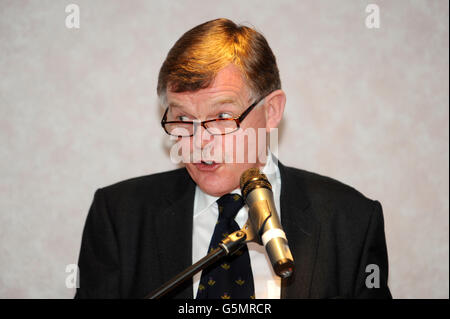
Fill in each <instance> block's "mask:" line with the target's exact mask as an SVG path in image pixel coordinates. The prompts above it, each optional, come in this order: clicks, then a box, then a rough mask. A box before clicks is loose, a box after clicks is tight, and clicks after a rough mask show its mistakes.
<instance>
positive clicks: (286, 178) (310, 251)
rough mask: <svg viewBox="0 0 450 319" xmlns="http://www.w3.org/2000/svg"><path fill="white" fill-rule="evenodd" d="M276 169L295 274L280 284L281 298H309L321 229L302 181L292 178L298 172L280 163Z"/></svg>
mask: <svg viewBox="0 0 450 319" xmlns="http://www.w3.org/2000/svg"><path fill="white" fill-rule="evenodd" d="M278 167H279V169H280V175H281V198H280V206H281V208H280V209H281V224H282V225H283V228H284V231H285V232H286V237H287V238H288V241H289V248H290V249H291V253H292V256H293V257H294V264H295V270H294V274H293V275H292V276H291V277H290V278H287V279H283V280H282V282H281V298H309V297H310V288H311V282H312V276H313V270H314V264H315V260H316V255H317V248H318V243H319V229H320V225H319V223H318V221H317V220H316V219H315V218H314V216H313V212H312V211H311V210H310V205H309V200H308V198H307V197H306V193H305V190H304V189H303V188H302V181H301V179H300V178H298V177H297V178H295V176H294V174H296V173H297V172H295V171H294V170H293V169H291V168H289V167H285V166H284V165H282V164H281V163H280V162H278ZM290 170H293V171H290ZM297 174H298V173H297Z"/></svg>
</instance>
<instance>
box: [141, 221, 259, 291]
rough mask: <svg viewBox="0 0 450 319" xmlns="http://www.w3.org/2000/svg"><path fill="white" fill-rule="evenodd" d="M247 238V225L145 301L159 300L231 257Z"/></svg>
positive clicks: (249, 234) (250, 235) (248, 233)
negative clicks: (198, 274) (219, 261)
mask: <svg viewBox="0 0 450 319" xmlns="http://www.w3.org/2000/svg"><path fill="white" fill-rule="evenodd" d="M248 237H252V234H251V232H249V231H248V225H246V226H244V228H243V229H241V230H237V231H235V232H234V233H232V234H230V235H229V236H228V237H227V238H225V239H224V240H222V242H221V243H220V244H219V247H217V248H216V249H214V250H212V251H211V252H210V253H209V254H208V255H206V256H205V257H203V258H202V259H200V260H199V261H197V262H196V263H195V264H193V265H192V266H190V267H188V268H186V269H185V270H184V271H182V272H181V273H179V274H178V275H176V276H175V277H173V278H172V279H171V280H169V281H168V282H166V283H165V284H164V285H162V286H161V287H160V288H158V289H157V290H155V291H153V292H152V293H150V294H149V295H147V296H146V297H145V299H159V298H162V297H164V296H166V295H167V294H168V293H170V292H172V291H173V290H174V289H175V288H177V287H178V286H179V285H181V284H182V283H183V282H185V281H186V280H188V279H190V278H192V277H193V276H194V275H195V274H196V273H198V272H199V271H201V270H203V269H205V268H206V267H208V266H209V265H211V264H213V263H214V262H216V261H217V260H219V259H221V258H222V257H224V256H227V255H231V254H233V253H234V252H236V251H237V250H238V249H239V248H241V247H242V246H243V245H244V244H245V243H246V239H248Z"/></svg>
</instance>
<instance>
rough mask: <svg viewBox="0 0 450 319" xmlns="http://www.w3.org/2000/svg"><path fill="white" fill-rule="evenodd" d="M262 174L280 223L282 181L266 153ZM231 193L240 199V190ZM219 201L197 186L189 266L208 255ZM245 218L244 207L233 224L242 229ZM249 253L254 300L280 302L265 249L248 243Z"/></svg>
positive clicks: (197, 279) (278, 287)
mask: <svg viewBox="0 0 450 319" xmlns="http://www.w3.org/2000/svg"><path fill="white" fill-rule="evenodd" d="M262 172H263V173H264V174H265V175H266V176H267V178H268V180H269V182H270V184H271V185H272V191H273V196H274V200H275V207H276V208H277V212H278V215H279V216H280V219H281V215H280V214H281V211H280V189H281V177H280V171H279V169H278V166H277V165H276V164H275V163H274V161H273V158H272V154H271V153H270V152H269V155H268V156H267V161H266V164H265V165H264V168H263V169H262ZM231 193H237V194H239V195H241V190H240V188H237V189H235V190H234V191H232V192H231ZM218 199H219V197H214V196H210V195H208V194H206V193H204V192H203V191H202V190H201V189H200V188H199V187H198V186H197V187H196V189H195V199H194V222H193V237H192V263H195V262H197V261H198V260H200V259H201V258H203V257H205V256H206V255H207V252H208V247H209V242H210V241H211V237H212V234H213V232H214V227H215V226H216V222H217V218H218V214H219V212H218V208H217V203H216V200H218ZM247 217H248V207H247V206H244V207H242V208H241V210H240V211H239V212H238V214H237V215H236V218H235V221H236V222H237V223H238V225H239V227H240V228H242V227H244V224H245V223H246V221H247ZM247 247H248V252H249V255H250V263H251V267H252V272H253V279H254V282H255V298H256V299H279V298H280V292H281V279H280V277H278V276H277V275H276V274H275V272H274V271H273V269H272V265H271V263H270V260H269V257H268V256H267V253H266V250H265V248H264V246H262V245H259V244H257V243H253V242H252V243H248V244H247ZM200 277H201V272H199V273H197V274H196V275H195V276H194V278H193V280H194V298H195V297H196V296H197V288H198V284H199V282H200Z"/></svg>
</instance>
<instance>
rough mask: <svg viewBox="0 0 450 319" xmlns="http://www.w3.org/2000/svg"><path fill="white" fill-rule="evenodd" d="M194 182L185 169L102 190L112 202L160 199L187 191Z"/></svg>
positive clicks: (117, 184) (143, 177) (131, 179)
mask: <svg viewBox="0 0 450 319" xmlns="http://www.w3.org/2000/svg"><path fill="white" fill-rule="evenodd" d="M193 183H194V182H193V181H192V179H191V178H190V176H189V174H188V173H187V171H186V169H185V168H179V169H175V170H171V171H166V172H160V173H155V174H150V175H144V176H138V177H133V178H129V179H126V180H122V181H119V182H116V183H114V184H111V185H108V186H105V187H102V188H100V189H99V190H98V191H100V192H102V193H103V194H104V196H105V197H106V198H107V199H108V201H111V202H114V201H115V202H117V201H123V200H127V201H130V200H140V199H145V198H152V199H158V198H161V197H167V196H170V195H171V194H176V193H180V192H182V191H185V190H186V189H187V187H188V186H189V185H191V184H193Z"/></svg>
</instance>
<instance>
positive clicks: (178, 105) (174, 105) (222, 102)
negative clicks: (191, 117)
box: [168, 98, 237, 108]
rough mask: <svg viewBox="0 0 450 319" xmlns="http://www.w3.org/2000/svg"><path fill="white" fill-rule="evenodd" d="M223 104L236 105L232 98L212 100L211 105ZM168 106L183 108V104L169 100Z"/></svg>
mask: <svg viewBox="0 0 450 319" xmlns="http://www.w3.org/2000/svg"><path fill="white" fill-rule="evenodd" d="M224 104H233V105H237V102H236V100H234V99H231V98H226V99H223V100H219V101H217V102H214V103H213V104H211V107H218V106H221V105H224ZM168 106H169V107H170V108H184V106H183V105H182V104H178V103H177V102H170V103H169V105H168Z"/></svg>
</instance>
